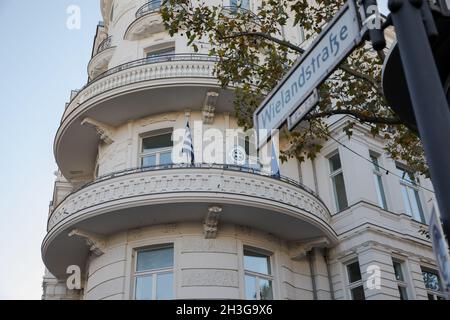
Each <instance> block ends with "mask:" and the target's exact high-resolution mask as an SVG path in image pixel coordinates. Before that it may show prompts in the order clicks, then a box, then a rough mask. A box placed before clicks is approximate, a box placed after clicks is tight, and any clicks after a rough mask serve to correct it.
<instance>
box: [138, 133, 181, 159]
mask: <svg viewBox="0 0 450 320" xmlns="http://www.w3.org/2000/svg"><path fill="white" fill-rule="evenodd" d="M167 134H171V140H172V146H171V147H164V148H159V149H156V151H152V152H144V150H143V143H144V139H147V138H152V137H158V136H163V135H167ZM173 147H174V146H173V128H164V129H159V130H154V131H150V132H146V133H143V134H140V135H139V145H138V160H139V162H138V163H139V168H145V167H146V166H144V165H143V160H144V158H147V157H150V156H153V155H154V156H155V157H156V158H155V166H166V165H170V164H161V154H163V153H167V152H168V151H170V152H171V153H172V151H173ZM171 157H172V156H171ZM172 163H173V160H172ZM147 167H148V166H147ZM150 167H151V166H150Z"/></svg>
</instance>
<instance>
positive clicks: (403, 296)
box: [392, 260, 408, 300]
mask: <svg viewBox="0 0 450 320" xmlns="http://www.w3.org/2000/svg"><path fill="white" fill-rule="evenodd" d="M392 264H393V267H394V273H395V280H397V287H398V293H399V294H400V300H408V284H407V282H406V280H405V276H404V272H403V265H404V264H403V263H402V262H400V261H397V260H393V262H392Z"/></svg>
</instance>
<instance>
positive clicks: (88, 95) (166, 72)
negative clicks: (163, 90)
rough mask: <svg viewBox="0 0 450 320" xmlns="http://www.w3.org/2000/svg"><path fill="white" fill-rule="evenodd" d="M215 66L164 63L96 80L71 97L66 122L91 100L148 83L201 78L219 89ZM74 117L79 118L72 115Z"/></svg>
mask: <svg viewBox="0 0 450 320" xmlns="http://www.w3.org/2000/svg"><path fill="white" fill-rule="evenodd" d="M214 65H215V62H213V61H201V60H197V61H185V60H183V61H164V62H158V63H149V64H144V65H141V66H137V67H133V68H129V69H125V70H122V71H119V72H116V73H112V74H110V75H108V76H105V77H102V78H100V79H96V80H95V81H93V82H91V83H89V84H88V85H87V86H86V87H85V88H83V89H82V90H81V91H79V92H75V94H73V95H72V96H71V101H70V103H69V105H68V107H67V108H66V110H65V112H64V115H63V122H64V121H65V120H66V119H67V118H68V117H69V115H71V114H72V112H73V111H74V110H75V109H79V112H82V111H83V110H84V109H85V107H87V104H84V102H86V101H88V100H89V101H90V103H89V104H92V103H94V102H93V101H92V99H93V98H95V97H97V96H99V95H100V94H102V93H105V92H107V91H110V90H114V89H116V88H120V89H121V90H124V91H125V90H128V89H129V88H127V86H129V85H133V84H139V86H148V83H145V82H146V81H155V80H162V79H169V78H170V79H173V78H199V79H202V83H203V82H204V79H205V78H207V79H210V81H211V82H212V83H211V85H218V81H217V79H216V77H215V76H214ZM83 104H84V105H83ZM80 105H83V108H79V106H80ZM73 116H76V115H75V114H73Z"/></svg>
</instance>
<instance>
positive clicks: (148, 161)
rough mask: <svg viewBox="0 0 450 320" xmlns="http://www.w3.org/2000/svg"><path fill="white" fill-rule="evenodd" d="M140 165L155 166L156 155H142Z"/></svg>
mask: <svg viewBox="0 0 450 320" xmlns="http://www.w3.org/2000/svg"><path fill="white" fill-rule="evenodd" d="M142 166H143V167H153V166H156V155H152V156H148V157H143V158H142Z"/></svg>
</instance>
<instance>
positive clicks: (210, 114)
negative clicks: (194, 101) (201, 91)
mask: <svg viewBox="0 0 450 320" xmlns="http://www.w3.org/2000/svg"><path fill="white" fill-rule="evenodd" d="M218 99H219V94H218V93H217V92H214V91H208V93H206V97H205V102H204V103H203V110H202V118H203V123H204V124H212V123H213V122H214V116H215V111H216V107H217V100H218Z"/></svg>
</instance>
